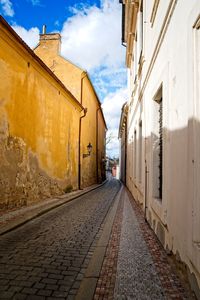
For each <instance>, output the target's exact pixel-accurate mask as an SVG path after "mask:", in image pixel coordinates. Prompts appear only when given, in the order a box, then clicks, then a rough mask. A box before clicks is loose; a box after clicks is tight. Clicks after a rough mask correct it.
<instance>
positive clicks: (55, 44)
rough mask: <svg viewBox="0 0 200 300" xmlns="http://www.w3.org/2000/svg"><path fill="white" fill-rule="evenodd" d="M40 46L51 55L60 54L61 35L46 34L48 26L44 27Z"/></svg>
mask: <svg viewBox="0 0 200 300" xmlns="http://www.w3.org/2000/svg"><path fill="white" fill-rule="evenodd" d="M39 44H40V46H41V47H43V48H44V49H45V50H47V51H48V52H49V53H54V54H60V46H61V36H60V33H46V25H43V26H42V34H40V43H39Z"/></svg>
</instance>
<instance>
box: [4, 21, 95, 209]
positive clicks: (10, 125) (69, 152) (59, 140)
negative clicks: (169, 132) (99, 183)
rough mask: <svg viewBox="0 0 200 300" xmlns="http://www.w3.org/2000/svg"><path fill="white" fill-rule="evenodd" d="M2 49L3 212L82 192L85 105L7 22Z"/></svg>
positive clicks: (90, 123) (90, 124) (93, 139)
mask: <svg viewBox="0 0 200 300" xmlns="http://www.w3.org/2000/svg"><path fill="white" fill-rule="evenodd" d="M0 45H1V47H0V82H1V85H0V207H4V206H12V205H22V204H25V203H26V202H27V201H34V200H37V199H41V198H44V197H49V196H50V195H55V194H60V193H61V192H63V190H64V189H65V188H69V187H70V186H71V187H73V189H76V188H78V185H79V182H78V177H79V176H78V174H79V167H78V161H79V131H80V128H79V123H80V120H81V117H82V116H84V109H83V105H82V104H81V103H80V101H77V100H76V98H75V97H74V96H73V95H72V94H71V93H70V92H69V90H68V89H67V88H66V86H65V85H64V84H63V83H62V82H61V81H60V80H59V79H58V78H57V77H56V76H55V75H54V73H53V72H52V71H51V70H50V69H49V68H48V67H47V66H46V65H45V64H44V63H43V62H42V61H41V60H40V59H39V58H38V57H37V55H36V54H35V53H34V52H33V51H32V50H31V49H30V48H29V47H28V46H27V45H26V44H25V43H24V42H23V41H22V40H21V38H20V37H19V36H18V35H17V34H16V33H15V31H14V30H13V29H12V28H11V27H10V26H9V25H8V24H7V23H6V21H5V20H4V19H3V18H2V17H0ZM85 80H88V79H85ZM88 88H89V87H88ZM85 93H86V91H83V94H84V95H85ZM91 93H94V91H93V89H92V88H91ZM75 96H77V95H75ZM84 97H85V96H84ZM90 97H91V98H92V97H93V96H90ZM89 99H90V98H88V101H89ZM79 100H80V99H79ZM82 102H83V103H84V101H82ZM85 104H87V103H84V106H85ZM97 106H98V105H97V104H93V107H94V108H93V109H96V107H97ZM93 122H94V123H93ZM95 124H96V114H94V116H93V120H89V121H88V125H89V126H91V127H92V128H93V127H95V126H96V125H95ZM83 129H84V128H83ZM84 130H85V129H84ZM89 138H91V139H89ZM88 142H91V143H92V145H93V148H94V149H95V147H96V136H95V137H93V136H88V139H87V140H86V141H85V143H83V144H82V149H83V150H82V151H86V150H87V149H85V147H86V145H87V143H88ZM94 153H95V151H94V152H93V154H92V158H93V155H94ZM88 161H90V160H88ZM93 173H94V174H93V175H94V176H95V175H96V174H95V172H93Z"/></svg>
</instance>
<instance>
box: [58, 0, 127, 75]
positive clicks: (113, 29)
mask: <svg viewBox="0 0 200 300" xmlns="http://www.w3.org/2000/svg"><path fill="white" fill-rule="evenodd" d="M71 10H72V11H73V13H74V15H73V16H72V17H71V18H69V19H67V20H66V22H65V23H64V25H63V28H62V31H61V35H62V47H61V54H62V55H63V56H65V57H67V58H68V59H70V60H71V61H73V62H75V63H77V64H78V65H80V66H81V67H82V68H85V69H87V70H89V71H91V70H92V69H95V68H98V67H99V66H106V67H109V68H111V67H119V66H120V65H121V64H122V63H123V62H124V57H125V52H124V51H125V50H124V48H123V47H122V46H121V22H120V20H121V6H120V5H119V3H118V1H117V0H110V1H103V2H102V4H101V8H98V7H96V6H92V7H88V6H86V7H81V8H79V7H75V8H73V9H71Z"/></svg>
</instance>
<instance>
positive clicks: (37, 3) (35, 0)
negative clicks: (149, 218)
mask: <svg viewBox="0 0 200 300" xmlns="http://www.w3.org/2000/svg"><path fill="white" fill-rule="evenodd" d="M30 1H31V3H32V5H33V6H36V5H39V6H40V0H30Z"/></svg>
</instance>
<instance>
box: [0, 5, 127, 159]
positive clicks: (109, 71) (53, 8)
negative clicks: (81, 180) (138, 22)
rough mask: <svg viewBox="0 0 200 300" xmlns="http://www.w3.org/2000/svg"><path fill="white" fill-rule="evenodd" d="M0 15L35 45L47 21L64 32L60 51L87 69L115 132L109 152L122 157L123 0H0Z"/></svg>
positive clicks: (124, 85)
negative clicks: (120, 149) (120, 150)
mask: <svg viewBox="0 0 200 300" xmlns="http://www.w3.org/2000/svg"><path fill="white" fill-rule="evenodd" d="M0 14H1V15H2V16H3V17H4V18H5V19H6V21H7V22H8V23H9V24H10V25H11V26H12V27H13V29H14V30H15V31H16V32H17V33H18V34H19V35H20V36H21V38H22V39H23V40H24V41H25V42H26V43H27V44H28V45H29V46H30V47H31V48H34V47H35V46H36V45H37V44H38V41H39V33H40V32H41V30H42V25H44V24H45V25H46V26H47V33H50V32H59V33H60V34H61V37H62V45H61V55H62V56H64V57H65V58H67V59H69V60H71V61H72V62H73V63H75V64H76V65H78V66H80V67H81V68H82V69H85V70H87V71H88V73H89V75H90V78H91V81H92V83H93V85H94V87H95V90H96V92H97V94H98V96H99V100H100V101H101V103H102V109H103V112H104V116H105V119H106V123H107V127H108V132H107V135H108V136H112V139H111V142H110V143H109V144H108V145H107V150H106V151H107V155H108V156H110V157H118V155H119V142H118V127H119V120H120V114H121V107H122V105H123V103H124V102H125V101H126V100H127V75H126V74H127V73H126V69H125V48H124V47H123V46H122V45H121V5H120V4H119V1H118V0H102V1H95V0H88V1H73V0H57V1H51V0H0Z"/></svg>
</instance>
